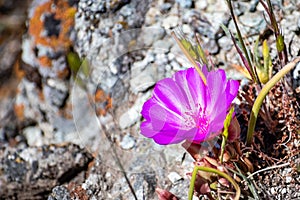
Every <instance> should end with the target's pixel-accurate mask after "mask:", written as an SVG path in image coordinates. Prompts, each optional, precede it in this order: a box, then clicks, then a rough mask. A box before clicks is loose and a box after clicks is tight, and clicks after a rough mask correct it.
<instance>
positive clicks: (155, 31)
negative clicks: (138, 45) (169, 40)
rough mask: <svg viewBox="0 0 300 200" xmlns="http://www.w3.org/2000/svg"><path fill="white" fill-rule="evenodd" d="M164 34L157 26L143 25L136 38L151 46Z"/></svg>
mask: <svg viewBox="0 0 300 200" xmlns="http://www.w3.org/2000/svg"><path fill="white" fill-rule="evenodd" d="M165 34H166V32H165V30H164V29H163V28H161V27H158V26H157V27H155V26H151V27H143V28H142V29H141V33H140V36H139V39H138V40H139V41H141V42H142V43H144V44H145V46H146V47H151V45H152V44H153V43H154V42H156V41H158V40H160V39H162V38H163V37H164V36H165Z"/></svg>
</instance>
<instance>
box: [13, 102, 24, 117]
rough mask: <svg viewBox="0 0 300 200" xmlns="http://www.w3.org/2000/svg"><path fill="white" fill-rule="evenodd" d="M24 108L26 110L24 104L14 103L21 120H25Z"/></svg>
mask: <svg viewBox="0 0 300 200" xmlns="http://www.w3.org/2000/svg"><path fill="white" fill-rule="evenodd" d="M24 110H25V106H24V104H15V105H14V111H15V115H16V117H17V118H18V120H20V121H23V120H24Z"/></svg>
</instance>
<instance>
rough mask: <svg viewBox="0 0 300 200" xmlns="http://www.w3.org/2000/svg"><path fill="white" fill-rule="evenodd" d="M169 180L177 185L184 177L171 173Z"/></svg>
mask: <svg viewBox="0 0 300 200" xmlns="http://www.w3.org/2000/svg"><path fill="white" fill-rule="evenodd" d="M168 179H169V180H170V181H171V182H172V183H173V184H176V183H177V182H178V181H180V180H182V177H181V176H180V175H179V174H178V173H177V172H170V173H169V174H168Z"/></svg>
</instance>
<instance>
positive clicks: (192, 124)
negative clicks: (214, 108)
mask: <svg viewBox="0 0 300 200" xmlns="http://www.w3.org/2000/svg"><path fill="white" fill-rule="evenodd" d="M183 119H184V121H183V126H184V128H186V129H191V128H198V129H200V132H207V130H208V126H209V120H208V118H207V116H206V115H205V110H203V109H202V108H201V107H200V106H199V105H196V106H195V109H194V110H190V109H189V110H187V111H185V112H184V113H183Z"/></svg>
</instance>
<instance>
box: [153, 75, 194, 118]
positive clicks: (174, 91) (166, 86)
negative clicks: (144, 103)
mask: <svg viewBox="0 0 300 200" xmlns="http://www.w3.org/2000/svg"><path fill="white" fill-rule="evenodd" d="M153 98H154V99H155V100H157V102H158V104H159V105H161V106H162V107H163V108H165V109H168V110H169V111H170V112H175V113H177V114H181V113H182V111H183V108H184V107H186V106H188V105H189V103H188V101H187V98H186V94H184V93H182V91H181V88H180V87H179V86H178V85H177V83H176V82H175V81H174V80H173V79H171V78H166V79H163V80H161V81H159V82H158V83H157V84H156V85H155V88H154V90H153Z"/></svg>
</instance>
